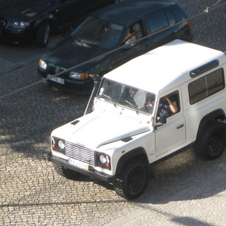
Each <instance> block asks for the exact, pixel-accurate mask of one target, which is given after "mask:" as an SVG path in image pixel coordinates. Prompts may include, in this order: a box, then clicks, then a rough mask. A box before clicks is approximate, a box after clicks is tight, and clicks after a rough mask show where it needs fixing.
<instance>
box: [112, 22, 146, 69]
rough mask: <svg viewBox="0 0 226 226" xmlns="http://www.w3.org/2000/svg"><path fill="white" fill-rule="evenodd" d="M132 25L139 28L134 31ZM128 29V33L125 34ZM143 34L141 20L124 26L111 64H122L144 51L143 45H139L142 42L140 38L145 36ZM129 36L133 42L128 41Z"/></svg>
mask: <svg viewBox="0 0 226 226" xmlns="http://www.w3.org/2000/svg"><path fill="white" fill-rule="evenodd" d="M134 27H139V29H137V31H136V32H135V29H134ZM138 30H139V32H138ZM128 31H129V33H130V35H127V33H128ZM145 34H146V33H145V30H144V25H143V21H142V20H138V21H136V22H134V23H132V24H131V25H130V26H127V27H125V28H124V32H123V34H122V39H121V41H120V43H119V45H120V47H119V48H118V50H116V51H115V53H114V59H113V60H112V62H113V65H112V66H113V67H117V66H119V65H122V64H123V63H125V62H127V61H128V60H131V59H132V58H134V57H136V56H138V55H141V54H143V53H144V52H146V51H145V47H141V46H140V45H142V43H143V42H144V41H143V39H142V38H143V37H144V36H145ZM130 37H131V39H133V40H135V42H132V43H128V40H129V38H130ZM134 37H135V39H134Z"/></svg>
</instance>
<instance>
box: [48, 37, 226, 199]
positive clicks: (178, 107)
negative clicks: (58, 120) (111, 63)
mask: <svg viewBox="0 0 226 226" xmlns="http://www.w3.org/2000/svg"><path fill="white" fill-rule="evenodd" d="M225 70H226V56H225V54H224V53H223V52H221V51H218V50H214V49H211V48H207V47H204V46H200V45H197V44H193V43H189V42H184V41H180V40H175V41H172V42H170V43H168V44H166V45H163V46H161V47H159V48H156V49H154V50H152V51H150V52H148V53H146V54H144V55H142V56H139V57H137V58H135V59H133V60H131V61H129V62H127V63H125V64H124V65H122V66H120V67H118V68H116V69H115V70H113V71H111V72H109V73H108V74H106V75H105V76H104V77H103V78H102V79H101V82H100V84H99V85H98V86H97V85H96V87H97V88H94V90H93V94H92V96H91V99H90V102H89V104H88V106H87V108H86V111H85V114H84V116H82V117H80V118H78V119H75V120H73V121H72V122H69V123H67V124H66V125H63V126H61V127H59V128H57V129H55V130H54V131H53V132H52V134H51V142H52V147H51V152H50V153H49V157H50V160H51V161H53V163H54V167H55V169H56V171H57V172H58V173H59V174H60V175H62V176H65V177H67V178H72V177H75V176H76V173H82V174H85V175H89V176H90V177H93V178H96V179H99V180H103V181H107V182H109V183H112V184H113V185H114V187H115V191H116V192H117V194H118V195H120V196H122V197H124V198H126V199H134V198H137V197H138V196H140V195H141V194H142V193H143V191H144V189H145V186H146V184H147V181H148V178H149V175H148V172H149V170H148V168H149V166H150V165H151V164H152V163H154V162H156V161H157V160H160V159H162V158H163V157H166V156H168V155H170V154H172V153H174V152H176V151H178V150H180V149H182V148H185V147H187V146H188V145H193V147H194V152H195V153H196V155H197V156H199V157H201V158H203V159H206V160H212V159H215V158H217V157H219V156H220V155H221V154H222V152H223V151H224V149H225V145H226V139H225V138H226V124H225V119H226V90H225ZM94 96H95V98H94Z"/></svg>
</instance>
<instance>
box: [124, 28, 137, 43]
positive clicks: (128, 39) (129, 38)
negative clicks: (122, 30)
mask: <svg viewBox="0 0 226 226" xmlns="http://www.w3.org/2000/svg"><path fill="white" fill-rule="evenodd" d="M135 42H136V36H135V34H133V31H132V28H129V29H128V30H127V32H126V36H125V38H124V40H123V44H124V45H134V43H135Z"/></svg>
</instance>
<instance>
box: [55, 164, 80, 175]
mask: <svg viewBox="0 0 226 226" xmlns="http://www.w3.org/2000/svg"><path fill="white" fill-rule="evenodd" d="M53 166H54V169H55V171H56V172H57V173H58V174H59V175H60V176H63V177H66V178H68V179H73V178H75V177H76V175H77V172H75V171H73V170H70V169H67V168H64V167H63V166H61V165H58V164H56V163H53Z"/></svg>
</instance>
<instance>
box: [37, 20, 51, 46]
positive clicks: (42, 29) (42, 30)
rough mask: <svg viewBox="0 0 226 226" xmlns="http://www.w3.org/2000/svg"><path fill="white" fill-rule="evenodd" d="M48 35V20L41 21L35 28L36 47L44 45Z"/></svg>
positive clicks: (46, 42) (47, 40)
mask: <svg viewBox="0 0 226 226" xmlns="http://www.w3.org/2000/svg"><path fill="white" fill-rule="evenodd" d="M49 37H50V24H49V22H48V21H46V22H43V23H41V24H40V25H39V26H38V27H37V29H36V34H35V39H34V44H35V45H36V46H38V47H46V46H47V44H48V42H49Z"/></svg>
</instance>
